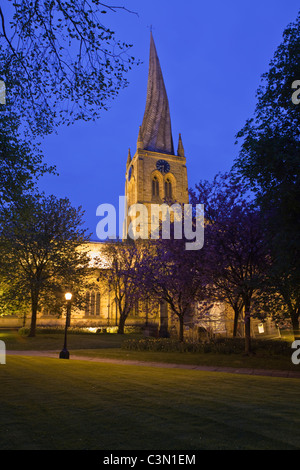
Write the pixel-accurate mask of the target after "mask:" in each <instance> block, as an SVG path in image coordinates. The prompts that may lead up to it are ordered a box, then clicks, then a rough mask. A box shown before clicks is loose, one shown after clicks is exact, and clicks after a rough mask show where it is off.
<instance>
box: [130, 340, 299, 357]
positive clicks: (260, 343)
mask: <svg viewBox="0 0 300 470" xmlns="http://www.w3.org/2000/svg"><path fill="white" fill-rule="evenodd" d="M252 347H253V350H254V351H256V352H260V353H264V355H290V354H291V348H290V345H289V344H288V343H286V342H284V341H280V340H277V341H276V340H275V341H271V340H255V339H253V340H252ZM122 349H126V350H131V351H164V352H193V353H204V354H208V353H214V354H243V352H244V350H245V340H244V338H213V339H210V340H205V341H188V340H187V341H185V342H183V343H181V342H180V341H178V340H177V339H172V338H168V339H167V338H158V339H157V338H143V339H130V340H125V341H124V342H123V344H122Z"/></svg>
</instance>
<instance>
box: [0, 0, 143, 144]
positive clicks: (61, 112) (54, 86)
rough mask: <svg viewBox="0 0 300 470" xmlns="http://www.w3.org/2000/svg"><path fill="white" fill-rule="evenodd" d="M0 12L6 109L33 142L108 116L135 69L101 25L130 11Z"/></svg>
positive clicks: (85, 4)
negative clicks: (81, 121)
mask: <svg viewBox="0 0 300 470" xmlns="http://www.w3.org/2000/svg"><path fill="white" fill-rule="evenodd" d="M7 3H10V4H11V8H13V16H12V18H9V20H10V21H9V20H7V19H6V18H5V14H4V6H2V7H0V39H1V43H0V70H1V75H0V79H2V80H4V81H5V84H6V90H7V109H9V111H10V112H15V113H18V116H19V117H22V118H23V124H25V123H27V125H26V130H27V131H28V132H30V133H31V134H33V135H45V134H48V133H50V132H52V131H53V130H54V128H55V126H57V125H59V124H61V123H70V122H74V121H76V120H78V119H84V120H91V119H92V120H94V119H96V118H98V117H99V115H100V113H101V112H102V110H104V109H107V108H108V105H109V102H110V101H111V100H112V99H114V98H115V97H116V96H117V95H118V93H119V91H120V89H122V88H124V87H126V86H127V84H128V81H127V79H126V74H127V72H128V71H129V70H130V69H131V67H132V66H133V64H135V63H136V61H135V59H134V58H133V57H132V56H131V55H130V53H129V51H130V48H131V47H132V46H131V45H128V44H126V43H124V42H122V41H119V40H117V39H116V35H115V33H114V32H113V31H111V29H110V28H109V27H107V26H105V25H104V22H103V19H104V17H105V16H108V13H115V12H117V11H121V10H123V11H127V12H129V10H127V9H126V8H125V7H114V6H109V5H106V4H104V3H102V2H99V1H98V0H90V1H88V0H83V1H79V0H57V1H54V0H43V1H37V0H34V1H28V0H20V1H18V2H12V0H7Z"/></svg>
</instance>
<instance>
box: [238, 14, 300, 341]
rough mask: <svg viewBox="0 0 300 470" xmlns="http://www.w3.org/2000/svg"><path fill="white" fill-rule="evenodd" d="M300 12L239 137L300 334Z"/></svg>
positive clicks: (274, 269) (274, 272)
mask: <svg viewBox="0 0 300 470" xmlns="http://www.w3.org/2000/svg"><path fill="white" fill-rule="evenodd" d="M299 79H300V13H299V14H298V17H297V19H296V21H295V22H294V23H292V24H290V25H289V26H288V27H287V28H286V29H285V31H284V33H283V41H282V43H281V44H280V46H279V47H278V49H277V50H276V52H275V54H274V57H273V59H272V61H271V63H270V69H269V71H268V72H267V73H265V74H264V75H263V76H262V85H261V86H260V88H259V89H258V92H257V98H258V101H257V105H256V108H255V112H254V117H253V118H252V119H249V120H248V121H247V122H246V124H245V126H244V128H243V129H242V130H241V131H240V132H239V133H238V135H237V138H238V141H240V142H241V149H240V152H239V156H238V158H237V159H236V161H235V165H234V170H235V171H236V172H237V174H238V176H239V177H240V178H242V179H243V180H244V181H245V182H246V183H247V184H248V186H249V187H250V188H251V190H252V191H254V193H255V196H256V204H257V205H258V206H259V207H260V210H261V212H262V214H263V218H264V226H265V227H266V230H265V236H266V242H267V243H268V245H269V247H270V256H271V259H272V263H271V264H270V272H269V281H270V282H271V281H272V283H273V287H274V289H273V290H275V291H276V292H279V293H280V295H281V297H282V300H283V301H284V302H285V304H286V307H287V308H288V310H289V312H290V318H291V322H292V325H293V329H294V332H295V335H299V314H300V293H299V284H300V262H299V260H300V252H299V246H300V243H299V242H300V235H299V234H300V173H299V167H300V106H299V104H298V105H297V104H296V102H295V100H294V98H293V95H294V93H295V92H294V87H295V83H297V80H299Z"/></svg>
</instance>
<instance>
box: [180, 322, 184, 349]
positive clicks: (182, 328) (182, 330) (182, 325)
mask: <svg viewBox="0 0 300 470" xmlns="http://www.w3.org/2000/svg"><path fill="white" fill-rule="evenodd" d="M183 339H184V321H183V316H180V317H179V341H180V342H181V343H183Z"/></svg>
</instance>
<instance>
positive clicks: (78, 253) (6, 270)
mask: <svg viewBox="0 0 300 470" xmlns="http://www.w3.org/2000/svg"><path fill="white" fill-rule="evenodd" d="M82 217H83V212H82V210H81V208H78V209H75V208H73V207H72V206H71V204H70V202H69V201H68V199H57V198H55V197H54V196H49V197H45V196H40V195H38V196H37V195H34V196H33V195H28V196H23V197H22V198H21V199H20V200H19V201H18V202H14V203H13V204H11V205H10V207H9V209H4V210H3V211H2V214H1V232H0V252H1V258H2V263H1V266H0V274H1V278H2V281H4V282H5V285H6V288H7V291H8V292H6V295H7V294H8V293H9V294H10V299H11V298H12V297H13V298H15V301H16V302H17V301H22V300H23V301H24V300H25V301H26V300H27V301H28V299H30V304H31V326H30V336H35V331H36V320H37V312H38V310H39V308H40V307H41V305H42V301H45V299H46V298H49V296H50V295H53V293H54V292H55V291H56V292H59V291H60V293H61V295H63V293H64V292H65V290H66V289H78V287H76V286H81V284H82V281H83V280H84V279H85V276H86V275H87V268H88V263H89V257H88V252H87V250H86V249H84V248H85V243H86V242H87V241H88V236H87V234H86V230H85V229H82V228H81V225H82V223H83V221H82ZM3 294H4V295H5V291H4V293H3Z"/></svg>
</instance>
